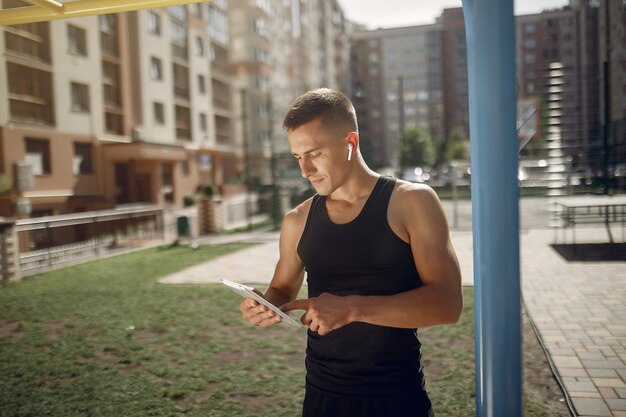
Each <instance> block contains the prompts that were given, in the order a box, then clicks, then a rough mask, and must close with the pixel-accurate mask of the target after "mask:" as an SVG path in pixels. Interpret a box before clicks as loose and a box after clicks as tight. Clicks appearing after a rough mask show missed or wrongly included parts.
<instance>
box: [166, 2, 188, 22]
mask: <svg viewBox="0 0 626 417" xmlns="http://www.w3.org/2000/svg"><path fill="white" fill-rule="evenodd" d="M167 11H168V12H170V16H172V17H174V18H176V19H178V20H182V21H185V20H187V5H185V4H182V5H178V6H171V7H168V8H167Z"/></svg>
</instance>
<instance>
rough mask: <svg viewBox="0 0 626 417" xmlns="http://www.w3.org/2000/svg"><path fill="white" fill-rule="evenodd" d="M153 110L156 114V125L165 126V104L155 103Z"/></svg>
mask: <svg viewBox="0 0 626 417" xmlns="http://www.w3.org/2000/svg"><path fill="white" fill-rule="evenodd" d="M152 110H153V113H154V121H155V122H156V124H159V125H164V124H165V108H164V106H163V103H158V102H156V101H155V102H154V103H152Z"/></svg>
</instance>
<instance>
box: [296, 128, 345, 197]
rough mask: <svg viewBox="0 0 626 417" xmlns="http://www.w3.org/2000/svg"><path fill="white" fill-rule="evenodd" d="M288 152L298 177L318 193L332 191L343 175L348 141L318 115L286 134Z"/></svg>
mask: <svg viewBox="0 0 626 417" xmlns="http://www.w3.org/2000/svg"><path fill="white" fill-rule="evenodd" d="M287 139H288V141H289V147H290V148H291V153H292V154H293V156H294V157H295V158H296V159H297V160H298V163H299V164H300V171H301V173H302V176H303V177H304V178H306V179H308V180H309V181H310V182H311V185H313V188H315V191H316V192H317V193H318V194H319V195H328V194H330V193H332V192H333V191H334V190H336V189H337V187H338V186H339V185H340V184H341V182H342V181H343V179H344V177H345V176H346V174H347V168H348V163H347V155H348V142H347V135H346V136H344V137H342V136H341V135H339V134H338V133H337V132H336V131H335V129H327V128H325V127H324V125H323V123H322V121H321V120H320V119H319V118H318V119H315V120H313V121H311V122H309V123H307V124H304V125H302V126H300V127H298V128H296V129H294V130H291V131H289V132H288V133H287Z"/></svg>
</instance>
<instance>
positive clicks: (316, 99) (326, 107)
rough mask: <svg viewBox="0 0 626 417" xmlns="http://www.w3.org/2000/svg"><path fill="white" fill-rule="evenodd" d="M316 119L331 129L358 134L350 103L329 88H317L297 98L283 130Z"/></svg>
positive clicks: (343, 95) (342, 95)
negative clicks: (340, 129)
mask: <svg viewBox="0 0 626 417" xmlns="http://www.w3.org/2000/svg"><path fill="white" fill-rule="evenodd" d="M317 118H320V119H321V120H322V122H323V123H324V124H325V125H328V127H330V128H332V129H338V128H342V129H346V131H350V132H357V133H358V129H359V127H358V124H357V120H356V112H355V110H354V106H353V105H352V102H351V101H350V99H349V98H348V97H346V96H345V94H343V93H342V92H340V91H337V90H332V89H330V88H318V89H317V90H312V91H309V92H307V93H304V94H303V95H301V96H300V97H298V98H297V99H296V100H295V101H294V102H293V103H292V105H291V108H290V109H289V111H288V112H287V115H286V116H285V119H284V120H283V128H285V130H287V131H291V130H294V129H297V128H299V127H300V126H302V125H304V124H307V123H309V122H311V121H313V120H315V119H317Z"/></svg>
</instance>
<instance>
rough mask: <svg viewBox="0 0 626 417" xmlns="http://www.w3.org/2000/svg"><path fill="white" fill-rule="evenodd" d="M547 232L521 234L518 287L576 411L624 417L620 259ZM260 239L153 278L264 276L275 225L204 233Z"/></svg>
mask: <svg viewBox="0 0 626 417" xmlns="http://www.w3.org/2000/svg"><path fill="white" fill-rule="evenodd" d="M576 233H577V237H578V238H579V241H581V242H582V241H589V242H593V241H600V242H604V241H606V230H605V229H604V228H593V229H582V228H581V229H580V230H577V232H576ZM451 237H452V241H453V244H454V247H455V249H456V252H457V255H458V258H459V263H460V265H461V272H462V276H463V284H464V285H473V282H474V277H473V252H472V251H473V247H472V246H473V245H472V233H471V231H453V232H452V233H451ZM553 239H554V231H552V230H546V229H538V230H528V231H522V232H521V234H520V247H521V275H522V292H523V299H524V303H525V306H526V308H527V311H528V314H529V316H530V317H531V319H532V321H533V322H534V324H535V326H536V327H537V330H538V333H539V336H540V339H541V341H542V343H543V345H544V347H545V348H546V350H547V352H548V356H549V360H550V362H551V363H552V364H553V367H554V370H555V371H556V376H557V379H558V380H559V381H560V382H561V384H562V386H563V387H564V389H565V390H566V392H567V397H568V399H569V402H570V405H571V406H572V407H573V408H574V409H575V412H576V415H578V416H585V417H587V416H594V417H600V416H601V417H626V384H625V381H626V262H567V261H566V260H564V259H563V258H562V257H561V256H560V255H559V254H558V253H557V252H556V251H555V250H554V249H552V247H551V246H550V244H551V243H553ZM233 240H237V241H246V242H256V243H260V244H259V245H256V246H253V247H251V248H248V249H245V250H242V251H239V252H236V253H233V254H230V255H227V256H224V257H221V258H218V259H215V260H212V261H209V262H206V263H204V264H201V265H197V266H194V267H191V268H188V269H185V270H183V271H180V272H179V273H176V274H173V275H170V276H168V277H165V278H163V279H161V280H160V282H162V283H171V284H212V283H216V282H218V281H219V278H228V279H230V280H234V281H239V282H242V283H248V284H255V285H256V286H257V287H259V288H263V287H264V286H265V285H267V284H268V283H269V280H270V279H271V277H272V273H273V271H274V266H275V264H276V261H277V259H278V234H277V233H276V232H263V233H250V234H244V235H231V236H218V237H208V238H203V239H201V240H200V243H225V242H228V241H233Z"/></svg>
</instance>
